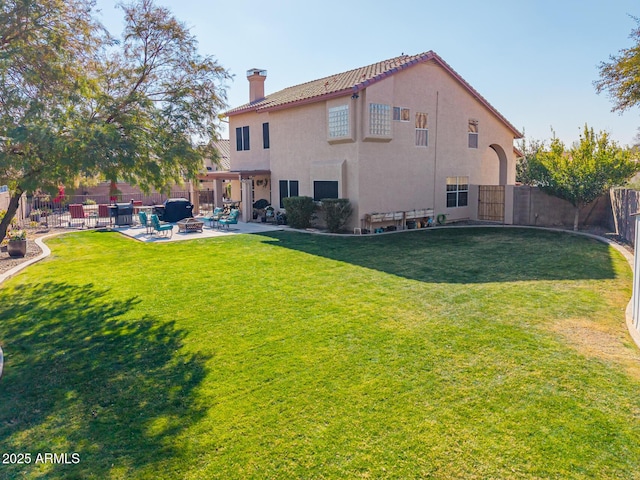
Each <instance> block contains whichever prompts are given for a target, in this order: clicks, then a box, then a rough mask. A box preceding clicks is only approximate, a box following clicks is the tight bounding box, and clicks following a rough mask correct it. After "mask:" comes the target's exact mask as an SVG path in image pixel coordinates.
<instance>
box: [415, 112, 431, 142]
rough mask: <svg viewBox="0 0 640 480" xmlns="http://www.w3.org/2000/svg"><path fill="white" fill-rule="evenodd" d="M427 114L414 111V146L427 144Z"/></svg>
mask: <svg viewBox="0 0 640 480" xmlns="http://www.w3.org/2000/svg"><path fill="white" fill-rule="evenodd" d="M427 121H428V116H427V114H426V113H422V112H416V147H426V146H427V145H429V130H428V123H427Z"/></svg>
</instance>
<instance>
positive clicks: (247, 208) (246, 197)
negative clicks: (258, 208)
mask: <svg viewBox="0 0 640 480" xmlns="http://www.w3.org/2000/svg"><path fill="white" fill-rule="evenodd" d="M240 185H241V188H242V221H243V222H249V221H251V220H252V219H253V211H252V206H253V198H251V179H250V178H243V179H242V180H241V181H240Z"/></svg>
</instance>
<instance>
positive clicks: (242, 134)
mask: <svg viewBox="0 0 640 480" xmlns="http://www.w3.org/2000/svg"><path fill="white" fill-rule="evenodd" d="M236 150H237V151H239V152H240V151H242V150H249V127H248V126H247V127H238V128H236Z"/></svg>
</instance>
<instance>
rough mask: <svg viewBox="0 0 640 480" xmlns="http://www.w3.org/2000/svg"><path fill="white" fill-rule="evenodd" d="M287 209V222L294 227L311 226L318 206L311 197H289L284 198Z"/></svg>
mask: <svg viewBox="0 0 640 480" xmlns="http://www.w3.org/2000/svg"><path fill="white" fill-rule="evenodd" d="M282 200H283V203H284V208H285V209H286V210H287V223H288V224H289V225H290V226H292V227H293V228H309V227H310V226H311V217H312V215H313V212H314V210H315V208H316V205H315V203H313V198H311V197H287V198H284V199H282Z"/></svg>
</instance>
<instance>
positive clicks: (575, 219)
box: [573, 207, 580, 232]
mask: <svg viewBox="0 0 640 480" xmlns="http://www.w3.org/2000/svg"><path fill="white" fill-rule="evenodd" d="M579 218H580V207H576V213H575V215H574V216H573V231H574V232H577V231H578V220H579Z"/></svg>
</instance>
